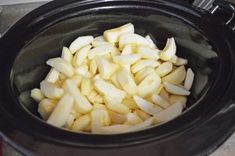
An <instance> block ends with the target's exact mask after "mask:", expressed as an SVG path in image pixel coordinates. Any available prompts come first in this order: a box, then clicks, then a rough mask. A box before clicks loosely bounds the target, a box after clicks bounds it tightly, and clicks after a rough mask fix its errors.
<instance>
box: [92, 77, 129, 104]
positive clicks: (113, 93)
mask: <svg viewBox="0 0 235 156" xmlns="http://www.w3.org/2000/svg"><path fill="white" fill-rule="evenodd" d="M94 86H95V89H96V90H97V91H98V92H100V93H101V94H103V95H105V96H109V97H114V98H118V99H120V100H122V99H124V98H125V97H126V92H124V91H122V90H121V89H118V88H116V87H115V86H114V85H112V84H111V83H109V82H105V81H104V80H101V79H100V80H95V82H94Z"/></svg>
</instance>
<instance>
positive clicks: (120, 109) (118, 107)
mask: <svg viewBox="0 0 235 156" xmlns="http://www.w3.org/2000/svg"><path fill="white" fill-rule="evenodd" d="M104 101H105V104H106V106H107V107H108V108H109V109H110V110H112V111H114V112H116V113H120V114H127V113H128V112H130V109H129V108H128V107H127V106H125V105H124V104H122V103H120V102H119V101H118V100H116V99H115V98H111V97H105V98H104Z"/></svg>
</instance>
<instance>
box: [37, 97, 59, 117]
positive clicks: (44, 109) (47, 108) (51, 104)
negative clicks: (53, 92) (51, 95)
mask: <svg viewBox="0 0 235 156" xmlns="http://www.w3.org/2000/svg"><path fill="white" fill-rule="evenodd" d="M56 104H57V101H56V100H51V99H43V100H41V102H40V103H39V104H38V113H39V114H40V115H41V117H42V118H43V119H44V120H47V119H48V117H49V116H50V114H51V112H52V111H53V110H54V108H55V106H56Z"/></svg>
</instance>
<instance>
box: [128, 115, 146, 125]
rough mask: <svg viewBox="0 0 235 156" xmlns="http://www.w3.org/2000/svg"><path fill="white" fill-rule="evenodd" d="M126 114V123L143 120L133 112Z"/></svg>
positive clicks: (135, 122)
mask: <svg viewBox="0 0 235 156" xmlns="http://www.w3.org/2000/svg"><path fill="white" fill-rule="evenodd" d="M126 116H127V120H126V123H128V124H131V125H136V124H138V123H141V122H143V120H142V119H141V118H140V117H139V116H137V115H135V114H134V113H128V114H127V115H126Z"/></svg>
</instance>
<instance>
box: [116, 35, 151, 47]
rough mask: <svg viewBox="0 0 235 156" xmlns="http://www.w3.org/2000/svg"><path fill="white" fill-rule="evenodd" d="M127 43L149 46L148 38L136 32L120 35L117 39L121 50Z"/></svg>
mask: <svg viewBox="0 0 235 156" xmlns="http://www.w3.org/2000/svg"><path fill="white" fill-rule="evenodd" d="M127 44H131V45H144V46H149V42H148V40H146V39H145V38H144V37H142V36H141V35H138V34H123V35H121V36H120V39H119V48H120V49H121V50H122V49H123V48H124V46H125V45H127Z"/></svg>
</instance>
